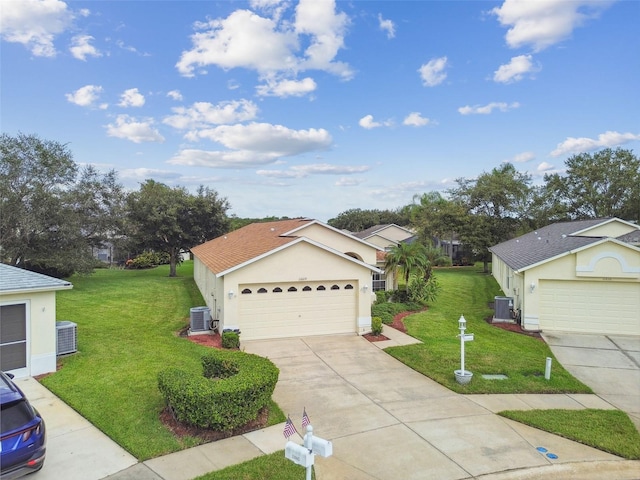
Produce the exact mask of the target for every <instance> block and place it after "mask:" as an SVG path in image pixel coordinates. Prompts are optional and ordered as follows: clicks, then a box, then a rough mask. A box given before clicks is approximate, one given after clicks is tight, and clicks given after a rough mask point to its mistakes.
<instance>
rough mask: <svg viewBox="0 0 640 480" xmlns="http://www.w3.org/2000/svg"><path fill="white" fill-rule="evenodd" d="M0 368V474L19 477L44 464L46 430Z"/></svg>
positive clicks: (33, 410)
mask: <svg viewBox="0 0 640 480" xmlns="http://www.w3.org/2000/svg"><path fill="white" fill-rule="evenodd" d="M12 378H13V375H11V374H5V373H4V372H0V407H1V408H2V411H1V412H0V424H1V430H0V448H1V450H0V477H1V478H2V480H9V479H11V478H19V477H23V476H24V475H27V474H29V473H33V472H37V471H38V470H40V469H41V468H42V466H43V465H44V456H45V452H46V446H45V444H46V434H45V426H44V420H43V419H42V417H41V416H40V414H39V413H38V411H37V410H36V409H35V408H33V407H32V406H31V404H30V403H29V400H27V397H25V395H24V393H22V390H20V389H19V388H18V386H17V385H16V384H15V383H13V381H12V380H11V379H12Z"/></svg>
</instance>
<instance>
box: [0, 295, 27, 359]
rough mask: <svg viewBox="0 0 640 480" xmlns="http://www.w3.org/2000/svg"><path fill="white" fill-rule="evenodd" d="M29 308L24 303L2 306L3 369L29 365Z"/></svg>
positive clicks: (0, 345) (0, 346)
mask: <svg viewBox="0 0 640 480" xmlns="http://www.w3.org/2000/svg"><path fill="white" fill-rule="evenodd" d="M26 312H27V309H26V305H25V304H24V303H20V304H17V305H3V306H2V307H0V316H1V317H2V329H0V364H2V369H3V370H15V369H17V368H25V367H26V366H27V320H26V319H27V313H26Z"/></svg>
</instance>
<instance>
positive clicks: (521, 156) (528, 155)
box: [507, 152, 536, 163]
mask: <svg viewBox="0 0 640 480" xmlns="http://www.w3.org/2000/svg"><path fill="white" fill-rule="evenodd" d="M534 158H536V156H535V154H534V153H533V152H522V153H518V154H517V155H515V156H514V157H513V158H511V159H510V160H507V161H508V162H509V163H526V162H530V161H531V160H533V159H534Z"/></svg>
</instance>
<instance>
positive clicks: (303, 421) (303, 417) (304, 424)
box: [302, 408, 311, 429]
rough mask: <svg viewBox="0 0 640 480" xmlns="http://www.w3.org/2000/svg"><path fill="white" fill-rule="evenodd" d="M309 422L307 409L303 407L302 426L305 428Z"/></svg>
mask: <svg viewBox="0 0 640 480" xmlns="http://www.w3.org/2000/svg"><path fill="white" fill-rule="evenodd" d="M310 423H311V420H309V415H307V409H306V408H303V409H302V428H303V429H305V428H306V427H307V425H309V424H310Z"/></svg>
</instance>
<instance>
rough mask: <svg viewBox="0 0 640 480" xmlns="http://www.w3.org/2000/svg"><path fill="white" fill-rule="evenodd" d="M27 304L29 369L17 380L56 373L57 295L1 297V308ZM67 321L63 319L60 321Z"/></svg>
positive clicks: (31, 294) (18, 372) (37, 294)
mask: <svg viewBox="0 0 640 480" xmlns="http://www.w3.org/2000/svg"><path fill="white" fill-rule="evenodd" d="M15 304H26V308H25V311H26V316H27V318H26V322H27V368H26V369H21V370H17V371H13V372H12V373H14V374H15V375H16V377H21V376H29V375H41V374H43V373H49V372H55V371H56V343H57V342H56V294H55V291H49V292H33V293H16V294H9V295H0V305H15ZM61 320H64V319H61Z"/></svg>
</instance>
